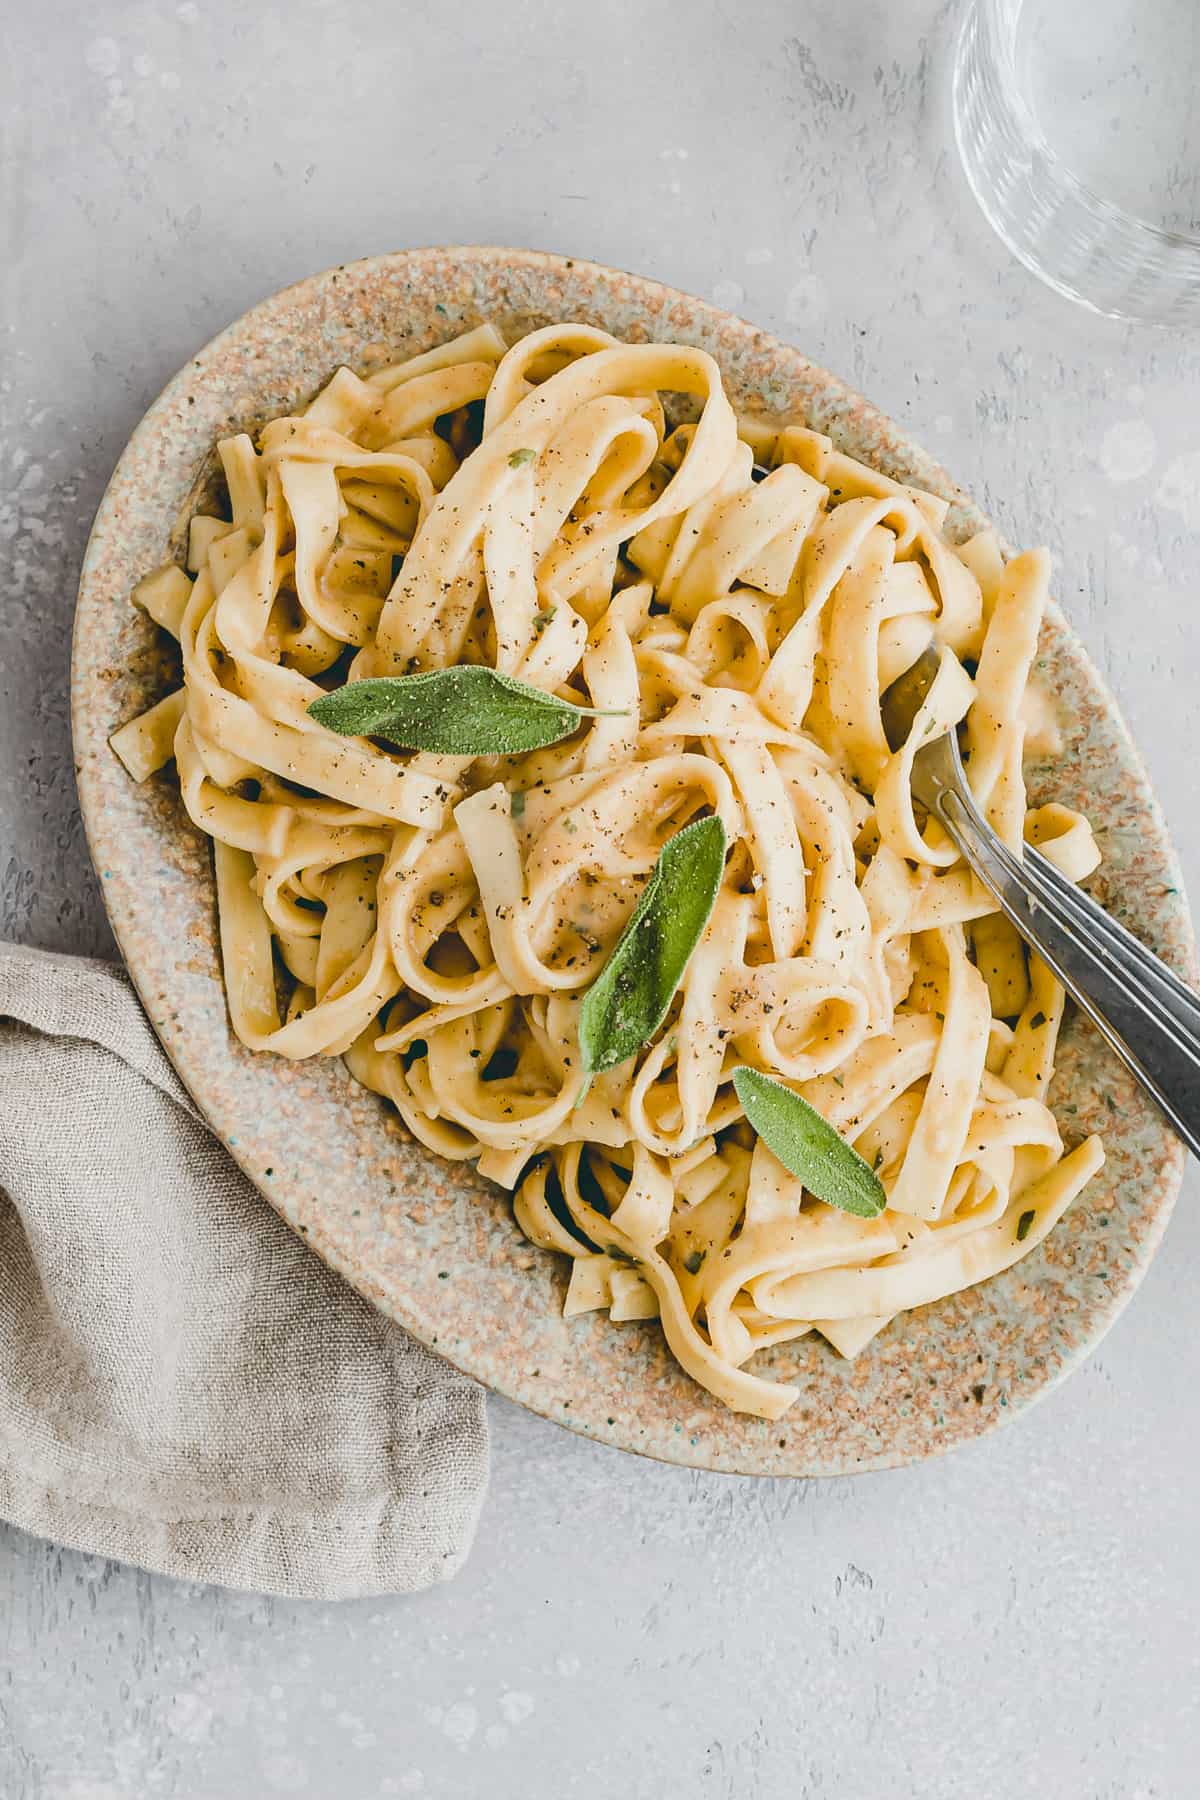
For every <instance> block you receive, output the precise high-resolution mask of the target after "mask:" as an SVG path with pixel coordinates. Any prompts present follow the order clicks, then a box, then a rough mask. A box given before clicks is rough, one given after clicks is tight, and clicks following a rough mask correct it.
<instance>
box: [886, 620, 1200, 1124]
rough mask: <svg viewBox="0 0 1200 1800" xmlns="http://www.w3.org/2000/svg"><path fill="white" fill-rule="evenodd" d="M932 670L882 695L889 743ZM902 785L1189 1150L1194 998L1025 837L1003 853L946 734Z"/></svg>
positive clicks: (1197, 1084) (908, 674) (917, 671)
mask: <svg viewBox="0 0 1200 1800" xmlns="http://www.w3.org/2000/svg"><path fill="white" fill-rule="evenodd" d="M937 670H938V656H937V652H936V651H935V650H934V649H933V648H932V647H931V648H929V649H928V650H926V651H925V652H924V653H923V655H921V656H920V657H918V659H917V661H916V662H915V663H914V664H913V666H912V668H911V669H907V670H905V672H904V674H903V675H900V676H899V677H897V679H896V680H895V681H894V682H893V683H892V685H891V686H890V687H889V688H888V689H887V691H886V692H885V694H884V696H883V728H884V732H885V733H886V736H887V740H888V743H889V744H890V746H891V748H892V749H893V750H897V749H899V747H900V745H901V744H903V743H904V741H905V739H906V738H907V737H908V734H909V731H910V730H911V728H912V723H913V720H914V719H915V717H916V715H917V712H918V710H919V708H920V706H921V703H922V701H923V700H924V698H925V695H926V694H927V693H928V691H929V687H930V684H931V683H932V681H933V678H934V676H935V675H936V674H937ZM912 791H913V794H914V795H915V797H916V799H917V800H918V801H920V803H921V805H922V806H924V807H926V808H927V809H928V811H929V812H930V813H932V814H933V816H934V817H935V818H936V819H937V820H938V822H939V823H940V824H941V825H942V826H943V828H944V829H945V830H946V831H947V832H948V834H949V836H950V837H951V839H952V840H953V842H954V843H955V844H956V845H957V847H958V849H959V850H960V851H961V853H962V855H963V857H964V858H965V860H966V862H967V863H968V865H969V866H970V868H971V869H972V870H973V871H974V873H975V874H976V875H977V876H978V877H979V879H980V881H982V882H983V884H984V885H985V887H988V888H990V889H991V891H992V893H993V894H994V895H995V896H996V899H997V901H998V903H999V905H1000V907H1001V909H1002V910H1003V911H1004V912H1005V913H1006V914H1007V916H1008V917H1009V918H1010V919H1011V920H1012V922H1013V924H1014V925H1015V926H1016V928H1017V930H1018V931H1019V932H1020V933H1021V936H1022V937H1023V938H1025V939H1026V940H1027V941H1028V942H1029V943H1030V944H1032V945H1033V947H1034V949H1035V950H1036V951H1037V952H1038V955H1039V956H1041V957H1042V959H1043V961H1044V962H1046V963H1047V964H1048V965H1049V967H1050V968H1051V969H1052V970H1053V971H1054V973H1055V975H1056V976H1057V977H1058V979H1059V981H1061V983H1062V985H1063V986H1064V988H1066V990H1067V992H1068V993H1069V994H1070V995H1071V998H1072V999H1073V1000H1074V1001H1075V1003H1076V1005H1077V1006H1078V1007H1079V1008H1080V1010H1081V1011H1082V1012H1084V1013H1086V1014H1087V1016H1088V1018H1089V1019H1090V1020H1091V1021H1092V1023H1093V1025H1095V1027H1096V1029H1097V1031H1099V1032H1100V1034H1101V1036H1102V1037H1103V1038H1105V1040H1106V1041H1107V1042H1108V1043H1109V1044H1110V1045H1111V1046H1112V1048H1113V1050H1115V1052H1116V1054H1117V1055H1118V1056H1119V1057H1120V1058H1121V1061H1122V1062H1123V1063H1124V1064H1125V1066H1126V1067H1127V1068H1128V1069H1129V1071H1130V1072H1131V1074H1133V1075H1134V1076H1135V1077H1136V1079H1137V1080H1138V1081H1139V1082H1140V1083H1141V1085H1142V1087H1143V1088H1144V1089H1145V1090H1146V1092H1147V1093H1148V1094H1149V1095H1150V1097H1151V1099H1152V1100H1154V1101H1155V1102H1156V1104H1157V1105H1158V1106H1159V1107H1160V1108H1161V1109H1162V1111H1163V1112H1164V1113H1165V1114H1166V1116H1167V1118H1168V1120H1169V1121H1170V1123H1171V1125H1172V1126H1173V1127H1174V1129H1175V1130H1176V1131H1177V1132H1178V1134H1179V1136H1180V1137H1181V1138H1182V1139H1183V1141H1184V1143H1185V1144H1186V1145H1187V1147H1188V1149H1189V1150H1190V1151H1191V1152H1192V1154H1193V1156H1200V999H1197V997H1196V995H1195V994H1193V993H1192V991H1191V989H1190V988H1188V987H1185V985H1184V983H1183V982H1182V981H1180V979H1179V977H1178V976H1177V975H1175V974H1174V973H1173V972H1172V971H1171V970H1170V969H1168V968H1167V966H1166V964H1165V963H1164V962H1162V961H1161V960H1160V959H1159V958H1158V957H1157V956H1155V955H1154V954H1153V953H1152V952H1151V951H1149V950H1147V949H1146V947H1145V945H1144V944H1141V943H1139V942H1138V940H1137V938H1135V937H1134V936H1132V934H1131V933H1130V932H1128V931H1126V929H1125V927H1124V926H1123V925H1118V923H1117V921H1116V920H1115V919H1113V918H1111V917H1110V916H1109V914H1108V913H1106V912H1105V911H1104V909H1103V907H1101V906H1098V905H1097V904H1096V902H1095V901H1094V900H1093V899H1091V897H1090V896H1089V895H1087V894H1085V893H1083V892H1082V891H1081V890H1080V889H1079V888H1077V887H1075V886H1074V884H1073V883H1072V882H1070V881H1068V880H1067V879H1066V877H1065V876H1064V875H1062V874H1060V873H1059V871H1058V870H1057V869H1056V868H1055V867H1054V864H1053V863H1052V862H1050V861H1049V859H1048V858H1047V857H1044V856H1042V855H1041V854H1040V853H1039V852H1038V851H1037V850H1035V849H1033V848H1032V847H1031V846H1029V845H1026V847H1025V849H1024V852H1023V854H1022V855H1021V856H1019V857H1018V856H1014V854H1013V852H1012V851H1011V850H1010V849H1009V848H1008V846H1007V845H1006V844H1004V843H1002V842H1001V840H1000V839H999V838H998V837H997V836H996V833H995V832H994V831H993V830H992V828H991V826H990V825H989V824H988V823H987V820H986V819H985V818H984V817H983V815H982V813H981V812H980V811H979V808H978V807H977V806H976V804H975V801H974V799H973V798H972V795H971V790H970V787H969V786H968V784H967V776H966V771H965V770H964V768H963V764H962V758H961V757H960V755H959V753H958V740H957V738H956V736H955V734H954V732H953V731H950V732H946V733H945V734H944V735H943V736H942V737H938V738H935V739H934V740H933V741H932V742H931V743H928V744H925V745H924V746H923V747H922V748H921V749H920V750H918V751H917V754H916V757H915V759H914V761H913V771H912Z"/></svg>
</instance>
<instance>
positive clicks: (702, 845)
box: [579, 818, 725, 1075]
mask: <svg viewBox="0 0 1200 1800" xmlns="http://www.w3.org/2000/svg"><path fill="white" fill-rule="evenodd" d="M724 872H725V827H724V826H723V825H722V823H721V821H720V819H718V818H711V819H697V820H696V821H695V823H694V824H691V825H685V826H684V828H683V830H682V831H677V832H676V833H675V835H674V837H672V838H668V839H667V842H666V843H665V844H664V845H663V847H662V849H661V851H660V852H659V857H658V861H657V863H656V864H655V866H654V872H653V874H652V875H651V877H650V879H649V881H648V882H647V883H646V885H645V887H644V888H643V889H642V894H641V898H640V899H639V900H638V903H637V907H636V909H635V911H634V914H633V917H632V918H631V919H630V921H629V923H628V925H626V927H625V929H624V931H623V932H622V933H621V936H620V937H619V938H618V940H617V943H616V947H615V948H614V950H613V952H612V955H611V956H610V957H609V959H608V961H607V962H606V963H605V965H604V967H603V969H602V970H601V971H600V973H599V975H598V976H597V977H596V980H595V981H594V982H593V983H592V985H591V987H590V988H589V989H588V991H587V995H586V996H585V998H584V1002H583V1005H582V1006H581V1007H580V1009H579V1048H580V1051H581V1053H582V1056H583V1066H584V1069H585V1070H586V1072H587V1073H588V1074H589V1075H599V1074H602V1073H603V1071H604V1070H605V1069H615V1068H616V1066H617V1064H618V1063H623V1062H625V1061H626V1059H627V1058H628V1057H631V1056H633V1055H635V1054H636V1053H637V1051H639V1050H640V1049H641V1047H642V1045H643V1044H645V1043H648V1042H649V1040H650V1039H651V1038H652V1037H653V1036H654V1033H655V1032H656V1031H657V1030H658V1028H659V1026H660V1025H661V1024H662V1022H663V1020H664V1019H665V1018H666V1016H667V1009H668V1007H669V1006H670V1004H671V1001H672V999H673V998H674V996H675V990H676V988H677V987H678V986H679V983H680V980H681V979H682V976H683V972H684V970H685V969H686V968H687V965H688V959H689V957H690V956H691V954H692V951H693V950H694V949H695V948H696V945H697V944H698V943H699V941H700V934H701V932H702V931H703V930H704V927H705V926H706V925H707V923H708V918H709V914H710V913H711V912H712V909H713V907H714V906H715V904H716V899H717V893H718V891H719V889H720V886H721V877H722V875H723V874H724Z"/></svg>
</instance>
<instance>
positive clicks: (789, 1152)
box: [733, 1068, 887, 1219]
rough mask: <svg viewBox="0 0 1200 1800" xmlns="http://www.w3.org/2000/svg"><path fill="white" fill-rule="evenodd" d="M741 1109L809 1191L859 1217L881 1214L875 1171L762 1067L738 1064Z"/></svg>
mask: <svg viewBox="0 0 1200 1800" xmlns="http://www.w3.org/2000/svg"><path fill="white" fill-rule="evenodd" d="M733 1085H734V1087H735V1089H736V1090H737V1097H738V1099H739V1100H740V1101H741V1103H742V1110H743V1112H744V1113H745V1115H746V1117H747V1119H748V1120H749V1121H750V1123H751V1125H752V1126H753V1127H754V1129H755V1131H756V1132H757V1133H758V1135H759V1137H760V1138H761V1139H762V1141H763V1143H764V1144H765V1145H766V1146H767V1149H768V1150H771V1151H773V1152H774V1153H775V1155H776V1156H777V1157H778V1158H779V1160H780V1162H781V1163H782V1164H783V1166H784V1168H785V1169H790V1170H791V1172H792V1174H793V1175H795V1176H796V1177H797V1179H798V1180H800V1181H802V1182H803V1183H804V1185H805V1187H806V1188H807V1189H808V1191H809V1193H810V1194H815V1195H816V1197H817V1199H818V1200H824V1202H825V1204H826V1205H827V1206H836V1207H837V1208H838V1210H839V1211H840V1212H848V1213H853V1214H854V1215H855V1217H856V1218H859V1219H877V1218H878V1217H879V1215H880V1213H881V1212H882V1211H883V1210H884V1208H885V1207H886V1205H887V1195H886V1194H885V1193H884V1191H883V1184H882V1182H881V1181H880V1179H879V1177H878V1175H876V1173H875V1171H874V1170H873V1169H872V1168H871V1167H870V1166H869V1164H867V1163H865V1162H864V1161H863V1159H862V1157H861V1156H860V1155H859V1154H858V1151H857V1150H855V1149H853V1148H852V1147H851V1146H850V1145H849V1144H848V1143H847V1142H846V1140H845V1139H844V1138H842V1137H839V1136H838V1134H837V1132H836V1131H835V1130H834V1129H833V1126H832V1125H831V1124H830V1123H829V1120H828V1119H825V1118H822V1116H821V1114H820V1113H819V1112H818V1111H817V1109H816V1107H815V1106H810V1105H809V1104H808V1101H807V1100H802V1099H801V1097H800V1095H799V1094H795V1093H793V1092H792V1090H791V1088H789V1087H785V1086H784V1084H783V1082H782V1081H775V1080H774V1079H773V1078H772V1077H771V1076H770V1075H763V1074H761V1073H760V1071H759V1070H758V1069H745V1068H742V1069H735V1070H734V1071H733Z"/></svg>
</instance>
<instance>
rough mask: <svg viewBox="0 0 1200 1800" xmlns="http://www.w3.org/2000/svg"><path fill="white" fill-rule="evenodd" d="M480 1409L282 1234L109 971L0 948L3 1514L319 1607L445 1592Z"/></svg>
mask: <svg viewBox="0 0 1200 1800" xmlns="http://www.w3.org/2000/svg"><path fill="white" fill-rule="evenodd" d="M487 1456H488V1445H487V1427H486V1422H485V1416H484V1397H483V1393H482V1391H481V1390H480V1389H479V1388H478V1387H477V1386H476V1385H475V1384H474V1383H473V1382H471V1381H469V1380H467V1379H466V1377H464V1376H461V1375H459V1374H457V1373H456V1372H455V1371H454V1370H453V1369H451V1368H449V1367H448V1366H447V1365H446V1364H445V1363H443V1362H441V1361H440V1360H439V1359H438V1358H437V1357H435V1356H433V1355H431V1354H430V1353H429V1352H428V1351H426V1350H424V1349H423V1348H422V1347H421V1346H420V1345H419V1344H417V1343H415V1342H414V1341H413V1340H412V1339H411V1338H409V1337H408V1336H407V1335H406V1334H405V1333H404V1332H403V1331H402V1330H401V1329H400V1328H399V1326H397V1325H393V1324H391V1323H389V1322H388V1321H387V1320H386V1319H384V1318H383V1316H382V1315H381V1314H379V1313H377V1312H376V1311H375V1310H374V1309H373V1308H372V1307H371V1306H369V1305H368V1304H367V1302H366V1301H365V1300H362V1299H361V1298H360V1297H359V1296H358V1295H357V1294H356V1293H354V1292H353V1290H352V1289H351V1288H349V1287H348V1286H347V1285H346V1284H345V1283H344V1282H343V1281H342V1280H341V1279H340V1278H339V1277H338V1276H336V1275H334V1274H333V1273H332V1272H331V1271H330V1270H329V1269H327V1268H326V1267H325V1265H324V1264H323V1263H321V1262H320V1261H319V1260H318V1259H317V1257H316V1256H315V1255H313V1254H312V1253H311V1252H310V1251H308V1250H307V1249H306V1248H305V1247H304V1246H303V1245H302V1244H301V1243H300V1242H299V1241H298V1239H296V1238H295V1237H294V1236H293V1235H292V1233H291V1232H290V1231H289V1230H288V1229H287V1227H286V1226H285V1225H284V1224H283V1222H282V1220H280V1219H279V1218H278V1217H277V1216H276V1215H275V1213H274V1212H272V1210H271V1208H270V1206H269V1205H268V1204H267V1202H266V1201H265V1200H264V1199H263V1198H262V1196H261V1195H260V1194H258V1193H257V1192H256V1190H255V1189H254V1188H253V1187H252V1186H251V1184H250V1182H249V1181H247V1179H246V1177H245V1176H244V1175H243V1174H242V1173H241V1171H240V1170H239V1169H238V1168H237V1167H236V1166H235V1165H234V1163H233V1162H232V1161H231V1159H230V1158H229V1157H228V1156H227V1155H226V1153H225V1151H224V1149H223V1148H222V1146H221V1145H220V1144H219V1143H218V1142H217V1140H216V1139H215V1138H214V1137H213V1136H212V1135H211V1133H210V1132H209V1131H208V1129H207V1128H206V1126H205V1125H204V1123H203V1121H202V1119H201V1118H200V1116H199V1114H198V1113H197V1112H196V1110H195V1108H194V1107H193V1105H192V1103H191V1101H190V1100H189V1098H188V1096H187V1095H186V1093H185V1092H184V1090H183V1087H182V1086H181V1084H180V1082H179V1081H178V1079H177V1077H176V1075H175V1073H174V1071H173V1069H172V1068H171V1066H170V1064H169V1063H168V1061H167V1059H166V1056H165V1055H164V1053H163V1051H162V1049H161V1047H160V1046H159V1043H158V1040H157V1039H156V1038H155V1036H154V1033H153V1032H152V1030H151V1029H150V1026H149V1024H148V1022H147V1020H146V1018H145V1015H144V1014H143V1012H142V1010H141V1007H140V1006H139V1004H138V1001H137V999H136V996H135V995H134V992H133V989H132V987H131V985H130V983H129V981H128V979H127V977H126V976H125V975H124V973H123V972H122V971H121V970H120V969H118V968H117V967H115V966H113V965H110V964H106V963H102V962H93V961H88V960H85V959H83V958H79V957H68V956H54V955H49V954H47V953H45V952H39V951H33V950H26V949H19V948H17V947H16V946H14V945H9V944H0V1516H2V1517H4V1518H6V1519H9V1520H11V1522H12V1523H13V1524H15V1525H19V1526H21V1527H22V1528H23V1529H24V1530H26V1531H31V1532H35V1533H37V1534H38V1535H39V1536H42V1537H48V1538H54V1539H56V1540H58V1541H59V1542H61V1543H65V1544H69V1545H71V1546H73V1547H74V1548H76V1549H80V1550H89V1551H95V1552H97V1553H99V1554H101V1555H104V1556H112V1557H117V1558H119V1559H120V1560H122V1561H124V1562H131V1563H137V1564H140V1565H142V1566H143V1567H145V1568H149V1569H157V1570H162V1571H164V1572H166V1573H167V1574H170V1575H176V1576H181V1577H186V1578H187V1579H190V1580H194V1581H213V1582H219V1583H222V1584H224V1585H225V1586H228V1587H238V1588H251V1589H255V1590H260V1591H263V1592H267V1593H273V1594H285V1595H292V1596H297V1597H302V1598H312V1599H340V1598H344V1597H349V1596H351V1595H364V1594H381V1593H392V1592H402V1591H409V1590H412V1589H416V1588H421V1587H425V1586H428V1585H429V1584H430V1583H432V1582H435V1581H441V1580H444V1579H445V1578H446V1577H447V1576H449V1575H452V1574H453V1573H454V1572H455V1570H456V1569H457V1568H458V1567H459V1565H460V1564H461V1562H462V1560H463V1558H464V1556H465V1554H466V1552H467V1550H468V1549H469V1547H470V1543H471V1539H472V1537H473V1535H474V1530H475V1524H476V1520H477V1518H478V1513H479V1508H480V1505H481V1503H482V1499H483V1493H484V1488H485V1486H486V1482H487Z"/></svg>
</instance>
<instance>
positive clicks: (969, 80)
mask: <svg viewBox="0 0 1200 1800" xmlns="http://www.w3.org/2000/svg"><path fill="white" fill-rule="evenodd" d="M954 128H955V135H956V137H957V139H958V148H959V153H960V155H961V157H962V162H963V167H964V169H965V171H966V175H967V179H968V181H969V182H970V184H971V188H972V190H973V192H974V194H975V198H976V199H977V200H978V202H979V204H980V206H981V207H982V208H983V211H984V213H985V214H986V216H987V218H988V220H989V222H990V223H991V225H992V227H993V229H994V230H995V231H996V232H997V233H998V234H999V236H1000V237H1001V238H1002V239H1003V241H1004V242H1005V243H1006V244H1007V245H1008V247H1009V249H1010V250H1011V251H1012V252H1013V254H1014V256H1017V257H1019V258H1020V260H1021V261H1022V262H1023V263H1024V264H1025V265H1026V267H1027V268H1029V269H1032V270H1033V272H1034V274H1035V275H1040V276H1041V278H1042V280H1043V281H1046V282H1048V283H1049V284H1050V286H1051V287H1052V288H1055V289H1057V291H1058V292H1059V293H1060V294H1065V295H1067V297H1068V298H1069V299H1072V300H1079V301H1081V302H1082V303H1083V304H1084V305H1085V306H1090V307H1092V308H1093V309H1094V310H1095V311H1096V312H1101V313H1109V314H1112V315H1114V316H1116V317H1119V318H1136V319H1155V320H1159V321H1161V322H1163V323H1167V324H1171V325H1187V324H1200V0H970V4H969V5H968V8H967V13H966V17H965V18H964V20H963V25H962V33H961V36H960V38H959V43H958V52H957V55H956V58H955V65H954Z"/></svg>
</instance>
